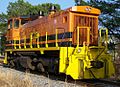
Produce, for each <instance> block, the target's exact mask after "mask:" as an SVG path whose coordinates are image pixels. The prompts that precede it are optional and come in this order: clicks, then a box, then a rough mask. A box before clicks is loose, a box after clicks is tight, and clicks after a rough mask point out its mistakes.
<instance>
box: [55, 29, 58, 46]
mask: <svg viewBox="0 0 120 87" xmlns="http://www.w3.org/2000/svg"><path fill="white" fill-rule="evenodd" d="M55 39H56V44H55V45H56V47H58V29H56V36H55Z"/></svg>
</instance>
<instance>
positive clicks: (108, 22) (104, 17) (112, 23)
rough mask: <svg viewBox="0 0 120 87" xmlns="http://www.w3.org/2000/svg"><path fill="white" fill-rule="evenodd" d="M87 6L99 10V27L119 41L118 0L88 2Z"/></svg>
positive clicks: (93, 0)
mask: <svg viewBox="0 0 120 87" xmlns="http://www.w3.org/2000/svg"><path fill="white" fill-rule="evenodd" d="M89 4H90V5H91V6H93V7H96V8H98V9H100V10H101V12H102V14H101V15H100V17H99V21H100V23H99V24H100V26H103V27H105V28H107V29H108V30H109V34H110V35H114V36H115V37H117V38H119V39H120V0H108V1H107V0H90V2H89Z"/></svg>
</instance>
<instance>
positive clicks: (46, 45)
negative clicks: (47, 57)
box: [45, 32, 48, 48]
mask: <svg viewBox="0 0 120 87" xmlns="http://www.w3.org/2000/svg"><path fill="white" fill-rule="evenodd" d="M47 39H48V38H47V32H46V43H45V47H46V48H47V47H48V44H47Z"/></svg>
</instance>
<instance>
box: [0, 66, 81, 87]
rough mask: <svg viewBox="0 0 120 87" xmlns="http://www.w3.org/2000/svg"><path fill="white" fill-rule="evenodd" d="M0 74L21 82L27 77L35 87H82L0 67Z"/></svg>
mask: <svg viewBox="0 0 120 87" xmlns="http://www.w3.org/2000/svg"><path fill="white" fill-rule="evenodd" d="M0 72H2V73H6V74H7V73H8V72H9V73H11V74H12V76H13V77H18V78H19V79H21V80H22V79H23V78H24V77H26V76H27V78H29V80H30V81H31V82H32V84H33V85H34V86H35V87H83V86H81V85H77V84H75V83H67V82H65V81H61V80H58V79H57V78H54V79H52V78H49V76H48V77H47V76H44V75H38V74H32V73H26V72H22V71H19V70H15V69H11V68H8V67H3V66H0Z"/></svg>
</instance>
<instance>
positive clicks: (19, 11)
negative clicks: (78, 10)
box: [7, 0, 60, 17]
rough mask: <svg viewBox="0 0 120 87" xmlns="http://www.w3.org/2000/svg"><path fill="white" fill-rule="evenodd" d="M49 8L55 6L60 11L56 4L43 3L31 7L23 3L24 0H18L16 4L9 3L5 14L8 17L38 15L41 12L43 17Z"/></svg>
mask: <svg viewBox="0 0 120 87" xmlns="http://www.w3.org/2000/svg"><path fill="white" fill-rule="evenodd" d="M51 6H56V9H57V10H60V5H58V4H52V3H44V4H38V5H36V6H33V5H31V4H30V3H28V2H25V1H24V0H18V1H16V2H10V3H9V5H8V7H7V13H8V15H9V17H18V16H21V15H30V14H38V13H39V11H43V12H44V13H45V15H47V14H48V13H49V9H50V7H51Z"/></svg>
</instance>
